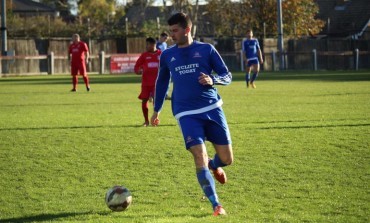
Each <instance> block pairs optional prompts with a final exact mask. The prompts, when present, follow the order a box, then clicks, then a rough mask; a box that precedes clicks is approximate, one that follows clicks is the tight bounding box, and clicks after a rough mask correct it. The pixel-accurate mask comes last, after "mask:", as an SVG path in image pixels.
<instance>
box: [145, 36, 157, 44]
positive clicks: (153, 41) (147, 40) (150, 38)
mask: <svg viewBox="0 0 370 223" xmlns="http://www.w3.org/2000/svg"><path fill="white" fill-rule="evenodd" d="M145 41H146V42H147V43H151V44H155V43H156V42H157V41H156V40H155V39H154V38H152V37H148V38H146V40H145Z"/></svg>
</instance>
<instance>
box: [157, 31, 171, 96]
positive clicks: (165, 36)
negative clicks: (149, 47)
mask: <svg viewBox="0 0 370 223" xmlns="http://www.w3.org/2000/svg"><path fill="white" fill-rule="evenodd" d="M167 40H168V33H166V32H163V33H161V35H160V37H159V40H158V42H157V46H156V47H157V49H159V50H160V51H162V52H163V51H164V50H165V49H167V46H168V45H167V43H166V41H167ZM166 100H171V97H170V96H169V95H168V92H167V93H166Z"/></svg>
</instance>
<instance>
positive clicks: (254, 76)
mask: <svg viewBox="0 0 370 223" xmlns="http://www.w3.org/2000/svg"><path fill="white" fill-rule="evenodd" d="M257 77H258V73H254V74H253V76H252V80H251V82H254V81H255V80H256V79H257Z"/></svg>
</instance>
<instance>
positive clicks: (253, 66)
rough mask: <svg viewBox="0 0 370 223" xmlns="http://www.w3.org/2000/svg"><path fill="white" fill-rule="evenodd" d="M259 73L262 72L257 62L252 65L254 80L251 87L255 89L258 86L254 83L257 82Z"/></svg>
mask: <svg viewBox="0 0 370 223" xmlns="http://www.w3.org/2000/svg"><path fill="white" fill-rule="evenodd" d="M259 71H260V64H259V62H258V60H257V62H256V63H254V64H253V65H252V72H253V75H252V78H251V86H252V87H253V88H256V84H255V83H254V82H255V80H256V79H257V77H258V74H259Z"/></svg>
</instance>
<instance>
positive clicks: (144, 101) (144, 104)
mask: <svg viewBox="0 0 370 223" xmlns="http://www.w3.org/2000/svg"><path fill="white" fill-rule="evenodd" d="M150 94H151V88H150V87H147V86H141V92H140V95H139V97H138V98H139V99H140V100H141V110H142V112H143V117H144V124H143V126H144V127H146V126H149V106H148V100H149V97H150Z"/></svg>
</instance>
